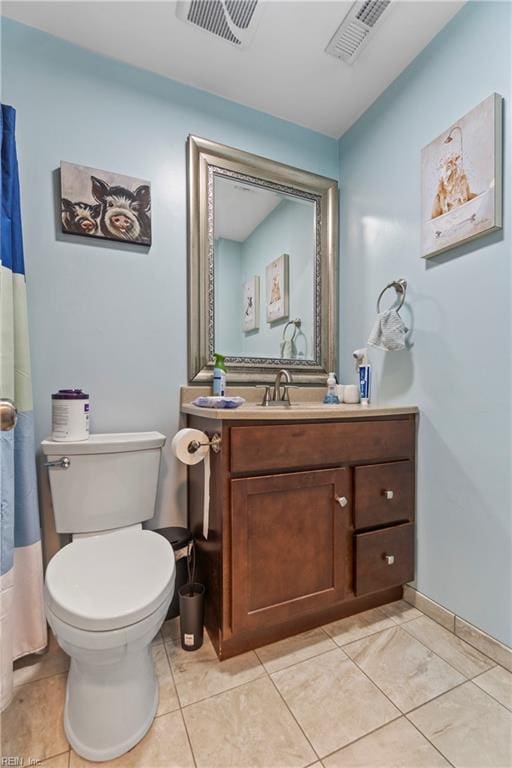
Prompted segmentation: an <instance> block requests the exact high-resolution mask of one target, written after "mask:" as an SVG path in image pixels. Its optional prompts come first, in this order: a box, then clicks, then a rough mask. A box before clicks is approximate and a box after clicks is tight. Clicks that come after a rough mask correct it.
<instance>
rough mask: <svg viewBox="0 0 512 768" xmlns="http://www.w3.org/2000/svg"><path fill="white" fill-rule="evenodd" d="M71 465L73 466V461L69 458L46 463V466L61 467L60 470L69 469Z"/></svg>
mask: <svg viewBox="0 0 512 768" xmlns="http://www.w3.org/2000/svg"><path fill="white" fill-rule="evenodd" d="M70 464H71V459H69V458H68V457H67V456H63V457H62V458H61V459H56V460H55V461H45V463H44V466H45V467H60V469H69V467H70Z"/></svg>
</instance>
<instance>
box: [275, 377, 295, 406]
mask: <svg viewBox="0 0 512 768" xmlns="http://www.w3.org/2000/svg"><path fill="white" fill-rule="evenodd" d="M283 379H284V380H285V382H286V384H291V383H292V377H291V374H290V373H289V372H288V371H287V370H286V369H285V368H281V370H280V371H278V372H277V374H276V380H275V382H274V397H273V398H272V399H273V401H274V402H275V403H279V402H281V403H287V404H288V405H289V404H290V395H289V393H288V387H287V386H286V384H284V385H283V383H282V382H283ZM281 389H282V390H283V394H282V395H281Z"/></svg>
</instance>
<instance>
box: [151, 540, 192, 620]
mask: <svg viewBox="0 0 512 768" xmlns="http://www.w3.org/2000/svg"><path fill="white" fill-rule="evenodd" d="M155 533H159V534H160V535H161V536H163V537H164V539H167V541H168V542H169V543H170V544H171V546H172V548H173V550H174V557H175V558H176V582H175V584H174V595H173V598H172V601H171V604H170V606H169V610H168V611H167V616H166V618H167V619H174V618H175V617H176V616H179V613H180V598H179V594H178V590H179V589H180V587H183V586H184V585H185V584H186V583H187V579H188V577H187V555H188V552H189V546H190V543H191V541H192V533H191V531H189V529H188V528H179V527H171V528H160V530H158V531H155Z"/></svg>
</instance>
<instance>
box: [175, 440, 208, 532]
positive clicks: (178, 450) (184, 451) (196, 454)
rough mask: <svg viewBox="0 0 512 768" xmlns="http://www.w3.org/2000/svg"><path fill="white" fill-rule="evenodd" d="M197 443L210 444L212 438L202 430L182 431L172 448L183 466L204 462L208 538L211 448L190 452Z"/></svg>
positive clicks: (205, 529)
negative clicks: (192, 444) (194, 443)
mask: <svg viewBox="0 0 512 768" xmlns="http://www.w3.org/2000/svg"><path fill="white" fill-rule="evenodd" d="M194 441H196V442H197V443H209V441H210V438H209V437H208V435H207V434H205V433H204V432H201V430H200V429H190V428H189V427H187V428H185V429H180V431H179V432H176V434H175V435H174V437H173V439H172V443H171V448H172V450H173V453H174V455H175V456H176V458H177V459H179V461H181V462H183V464H188V465H189V466H191V465H193V464H199V463H200V462H201V461H202V462H204V484H203V536H204V538H205V539H207V538H208V526H209V518H210V446H209V445H201V446H200V447H199V448H198V449H197V450H196V451H190V445H191V443H193V442H194Z"/></svg>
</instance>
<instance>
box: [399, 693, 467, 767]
mask: <svg viewBox="0 0 512 768" xmlns="http://www.w3.org/2000/svg"><path fill="white" fill-rule="evenodd" d="M422 706H423V705H422ZM405 717H406V718H407V722H408V723H410V725H412V726H413V728H414V729H415V730H416V731H418V733H419V734H420V736H423V738H424V739H426V740H427V741H428V743H429V744H431V746H433V747H434V749H435V750H436V752H437V753H438V754H439V755H441V757H443V758H444V759H445V760H446V762H447V763H448V765H451V766H452V768H456V766H455V765H454V764H453V763H452V761H451V760H448V758H447V756H446V755H444V754H443V753H442V752H441V750H440V749H439V748H438V747H436V745H435V744H434V742H433V741H430V739H429V738H428V736H425V734H424V733H422V732H421V731H420V729H419V728H418V726H417V725H416V723H413V722H412V720H409V718H408V717H407V715H405Z"/></svg>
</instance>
